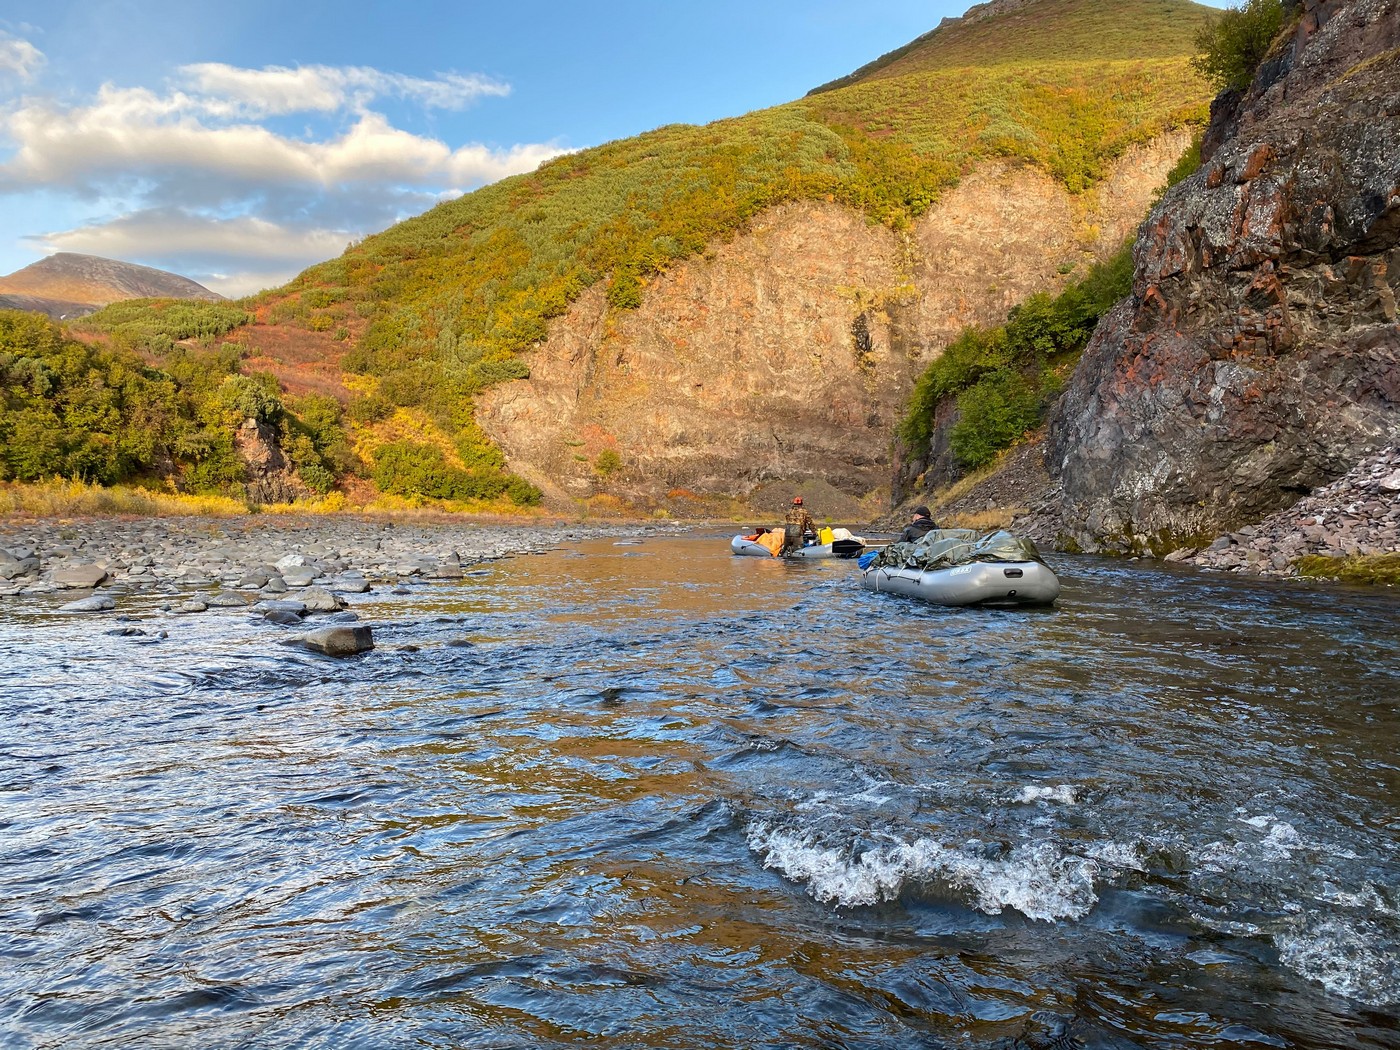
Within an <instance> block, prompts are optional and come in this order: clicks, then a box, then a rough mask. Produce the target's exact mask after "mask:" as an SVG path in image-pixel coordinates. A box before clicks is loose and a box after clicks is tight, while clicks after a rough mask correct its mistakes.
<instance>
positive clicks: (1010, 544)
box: [859, 529, 1060, 606]
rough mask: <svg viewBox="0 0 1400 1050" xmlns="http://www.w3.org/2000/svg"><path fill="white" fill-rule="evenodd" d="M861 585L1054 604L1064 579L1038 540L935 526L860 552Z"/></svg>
mask: <svg viewBox="0 0 1400 1050" xmlns="http://www.w3.org/2000/svg"><path fill="white" fill-rule="evenodd" d="M859 564H860V585H861V586H862V587H864V588H865V589H866V590H868V591H877V592H881V593H889V594H902V595H905V596H907V597H910V598H919V599H921V600H923V601H926V602H931V603H933V604H934V605H955V606H963V605H987V606H1021V605H1053V604H1054V602H1055V599H1057V598H1058V597H1059V596H1060V581H1059V579H1058V578H1056V576H1055V574H1054V572H1052V571H1051V569H1050V566H1048V565H1046V564H1045V561H1044V559H1043V558H1041V556H1040V552H1039V551H1038V550H1037V549H1036V546H1035V544H1034V543H1032V542H1031V541H1030V540H1028V539H1025V538H1023V537H1020V536H1014V535H1012V534H1011V533H1009V532H993V533H990V534H988V535H983V534H981V533H979V532H977V531H975V530H973V529H931V530H930V531H929V532H928V533H927V534H926V535H925V536H924V537H923V538H922V539H919V540H917V541H915V542H913V543H891V544H889V545H888V546H886V547H884V548H883V549H881V550H879V551H869V552H867V553H865V554H863V555H861V557H860V563H859Z"/></svg>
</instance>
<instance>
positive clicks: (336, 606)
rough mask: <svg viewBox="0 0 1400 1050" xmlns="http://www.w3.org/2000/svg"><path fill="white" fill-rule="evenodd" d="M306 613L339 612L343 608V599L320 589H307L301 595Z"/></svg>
mask: <svg viewBox="0 0 1400 1050" xmlns="http://www.w3.org/2000/svg"><path fill="white" fill-rule="evenodd" d="M301 600H302V602H304V603H305V605H306V611H307V612H339V611H340V610H341V609H343V608H345V601H344V599H341V598H338V597H336V596H335V595H334V594H332V593H331V592H330V591H328V590H325V589H324V588H322V587H308V588H307V589H306V590H305V591H303V592H302V595H301Z"/></svg>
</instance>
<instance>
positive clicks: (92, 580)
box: [49, 564, 107, 590]
mask: <svg viewBox="0 0 1400 1050" xmlns="http://www.w3.org/2000/svg"><path fill="white" fill-rule="evenodd" d="M49 579H50V580H51V581H52V582H53V584H54V585H55V586H56V587H63V588H67V589H70V590H91V589H92V588H93V587H98V586H100V585H101V584H102V583H103V582H105V581H106V579H107V570H106V569H104V568H103V567H102V566H101V565H92V564H87V565H60V566H59V567H58V568H56V569H54V570H53V571H52V572H51V573H49Z"/></svg>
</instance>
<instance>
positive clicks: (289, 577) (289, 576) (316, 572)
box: [282, 565, 325, 587]
mask: <svg viewBox="0 0 1400 1050" xmlns="http://www.w3.org/2000/svg"><path fill="white" fill-rule="evenodd" d="M324 575H325V573H324V572H322V571H321V570H320V569H318V568H316V567H315V566H314V565H299V566H294V567H293V568H290V569H283V570H282V581H283V582H284V583H285V584H286V585H287V586H288V587H309V586H310V585H311V581H312V580H314V579H316V578H317V577H318V576H324Z"/></svg>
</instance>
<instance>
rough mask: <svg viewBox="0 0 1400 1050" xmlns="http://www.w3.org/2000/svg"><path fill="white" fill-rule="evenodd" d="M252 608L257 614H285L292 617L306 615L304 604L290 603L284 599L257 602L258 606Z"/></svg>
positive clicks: (290, 601)
mask: <svg viewBox="0 0 1400 1050" xmlns="http://www.w3.org/2000/svg"><path fill="white" fill-rule="evenodd" d="M253 608H254V609H256V610H257V611H258V612H262V613H270V612H285V613H291V614H292V615H293V616H305V615H306V603H305V602H298V601H292V600H290V599H286V598H284V599H281V600H279V601H265V602H258V604H257V605H255V606H253Z"/></svg>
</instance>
